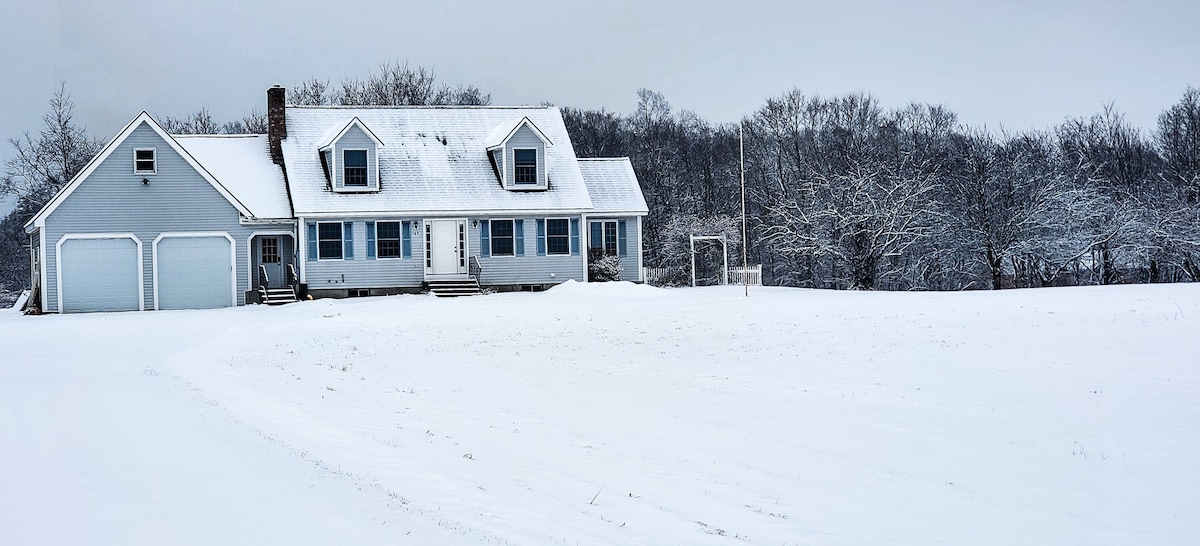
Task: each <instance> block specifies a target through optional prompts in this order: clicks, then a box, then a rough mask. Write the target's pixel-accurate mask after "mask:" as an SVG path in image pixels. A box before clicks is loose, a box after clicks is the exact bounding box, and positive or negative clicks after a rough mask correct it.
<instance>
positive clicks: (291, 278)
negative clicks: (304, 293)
mask: <svg viewBox="0 0 1200 546" xmlns="http://www.w3.org/2000/svg"><path fill="white" fill-rule="evenodd" d="M287 284H288V286H290V287H292V293H293V294H295V296H296V299H300V276H299V275H297V274H296V265H295V264H288V266H287Z"/></svg>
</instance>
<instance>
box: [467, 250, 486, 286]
mask: <svg viewBox="0 0 1200 546" xmlns="http://www.w3.org/2000/svg"><path fill="white" fill-rule="evenodd" d="M482 274H483V266H482V265H480V263H479V257H478V256H471V259H470V260H469V261H468V264H467V275H469V276H470V277H471V278H472V279H475V282H479V277H480V275H482Z"/></svg>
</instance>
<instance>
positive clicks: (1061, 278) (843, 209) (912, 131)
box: [0, 63, 1200, 299]
mask: <svg viewBox="0 0 1200 546" xmlns="http://www.w3.org/2000/svg"><path fill="white" fill-rule="evenodd" d="M638 99H639V100H638V106H637V108H636V110H635V111H634V112H632V113H629V114H619V113H615V112H610V111H607V110H603V109H601V110H585V109H576V108H571V107H564V108H562V112H563V117H564V119H565V121H566V125H567V130H568V132H569V134H570V135H571V139H572V141H573V144H574V147H575V151H576V154H577V155H578V156H579V157H612V156H627V157H629V158H630V159H631V161H632V163H633V167H634V171H635V172H636V174H637V176H638V179H639V181H640V182H641V185H642V190H643V192H644V194H645V197H646V201H647V204H648V205H649V208H650V213H649V216H648V217H647V219H646V222H645V223H644V231H645V250H646V265H648V266H656V267H668V268H676V269H679V268H685V267H687V266H688V265H689V263H690V258H691V256H690V249H689V248H688V244H687V238H688V235H691V234H725V235H727V237H728V238H729V240H730V241H731V244H732V245H733V247H734V248H733V249H732V250H733V252H731V256H732V255H735V254H738V253H740V246H741V245H742V237H741V229H740V213H741V209H740V206H741V205H740V197H741V186H740V174H741V169H742V165H743V164H742V161H741V157H742V155H741V153H740V150H741V148H740V147H739V144H742V145H744V157H745V161H744V166H745V180H746V189H747V201H748V203H747V218H748V225H749V229H748V237H747V241H746V242H745V243H746V246H745V248H746V251H747V253H748V254H749V256H750V259H751V261H752V262H754V263H761V264H763V265H764V276H765V277H766V282H767V283H769V284H779V285H786V286H801V287H816V288H836V289H864V290H962V289H987V288H990V289H1002V288H1013V287H1035V286H1051V285H1054V286H1058V285H1080V284H1113V283H1129V282H1182V281H1187V282H1191V281H1197V280H1200V263H1198V260H1200V91H1198V90H1196V89H1194V88H1190V87H1189V88H1188V89H1187V90H1185V91H1184V93H1183V96H1182V97H1181V99H1180V100H1179V102H1177V103H1176V104H1174V105H1171V106H1169V107H1168V108H1167V109H1166V110H1164V111H1163V112H1162V114H1161V115H1160V116H1159V118H1158V125H1157V127H1155V128H1154V129H1153V130H1152V131H1151V132H1150V133H1149V134H1145V133H1143V132H1142V131H1141V130H1140V129H1139V128H1136V127H1133V126H1131V125H1130V124H1129V123H1128V122H1127V121H1126V120H1125V119H1124V117H1123V116H1122V115H1121V114H1120V113H1119V112H1118V111H1117V110H1116V109H1115V108H1114V107H1113V106H1111V105H1109V106H1106V107H1104V108H1103V109H1102V110H1101V111H1100V112H1098V113H1096V114H1095V115H1093V116H1090V117H1086V118H1079V119H1068V120H1067V121H1064V122H1063V123H1061V124H1059V125H1057V126H1055V127H1051V128H1049V129H1047V130H1042V131H1025V132H1016V133H1009V132H1003V131H1001V132H995V131H988V130H986V129H984V128H979V127H970V126H967V125H965V124H963V123H960V122H959V121H958V118H957V116H956V115H955V113H954V112H952V111H950V110H949V109H947V108H945V107H943V106H938V105H929V104H920V103H913V104H909V105H908V106H905V107H903V108H899V109H885V108H883V107H882V106H880V104H879V101H878V100H877V99H876V98H875V97H873V96H871V95H869V94H866V93H857V94H849V95H844V96H837V97H821V96H810V95H806V94H804V93H802V92H801V91H799V90H795V91H791V92H788V93H785V94H783V95H781V96H778V97H773V98H770V99H768V100H767V101H766V102H765V104H764V105H763V106H761V107H760V108H759V109H758V110H756V111H755V112H753V113H751V114H749V115H747V116H745V117H744V118H743V119H742V121H741V122H740V123H711V122H709V121H707V120H705V119H704V118H703V117H701V116H699V115H697V114H695V113H694V112H690V111H674V110H672V109H671V106H670V104H669V103H668V101H667V100H666V98H665V97H664V96H663V95H662V94H660V93H656V92H653V91H649V90H645V89H643V90H640V91H638ZM288 102H289V103H291V104H301V105H431V104H449V105H486V104H490V102H491V96H490V95H489V94H486V93H483V92H482V91H480V90H479V88H477V87H475V86H450V85H447V84H445V83H442V82H440V81H439V80H438V79H437V77H436V76H435V75H434V74H433V73H432V72H431V71H429V70H426V69H424V68H422V67H410V66H409V65H407V64H400V63H385V64H383V65H381V66H380V67H379V70H378V72H375V73H372V74H370V75H368V76H367V77H365V78H361V79H360V78H347V79H345V80H343V81H342V82H341V83H340V84H339V85H336V86H331V85H330V83H329V81H328V80H320V79H317V78H312V79H309V80H307V81H305V82H303V83H301V84H299V85H296V86H294V87H293V88H291V89H289V91H288ZM159 120H160V122H161V123H162V124H163V125H164V127H166V128H167V130H168V131H169V132H172V133H177V134H195V133H265V131H266V119H265V116H264V115H263V114H261V113H259V112H257V111H254V112H251V113H250V114H247V115H246V116H244V117H243V118H242V119H240V120H235V121H231V122H219V121H217V120H215V119H214V118H213V116H212V114H211V112H209V111H208V110H207V108H201V109H200V110H198V111H196V112H194V113H192V114H188V115H185V116H182V117H178V118H176V117H171V116H160V117H159ZM43 123H44V127H43V129H41V130H40V131H38V132H37V133H36V134H32V133H29V132H26V133H25V134H24V135H23V137H21V138H13V139H10V140H9V143H10V145H11V146H12V147H13V149H14V151H15V152H16V153H15V157H14V158H13V159H10V160H8V161H6V162H5V165H4V173H3V176H2V177H0V192H3V193H7V194H10V195H13V196H15V197H16V199H17V207H16V209H15V210H14V211H13V212H12V213H10V214H9V215H8V216H6V217H5V218H4V219H3V220H2V221H0V299H3V298H4V297H5V294H6V293H7V295H8V297H9V298H11V297H13V296H12V294H13V293H14V291H16V290H19V289H20V288H22V287H24V286H25V285H26V284H27V283H28V263H29V262H28V259H29V258H28V248H27V246H26V245H27V244H28V241H27V239H26V237H25V235H24V233H23V231H22V230H21V226H22V225H23V224H24V223H25V221H27V220H28V218H29V217H31V216H32V215H33V214H34V213H36V212H37V210H38V209H39V208H41V206H42V205H44V204H45V203H46V202H47V201H48V200H49V199H50V198H51V197H52V196H53V195H54V193H55V192H57V191H58V190H59V189H60V188H61V187H62V186H64V185H65V184H66V183H67V182H68V181H69V180H70V178H71V176H74V174H76V173H77V172H78V171H79V170H80V169H82V168H83V166H84V165H85V164H86V163H87V161H88V160H89V159H90V158H91V157H92V156H94V155H95V154H96V153H97V152H98V151H99V149H100V147H101V145H102V143H101V142H99V141H98V140H96V139H95V138H94V137H92V136H89V135H88V133H87V131H86V129H84V128H83V127H81V126H79V125H78V124H77V123H76V121H75V119H74V115H73V103H72V102H71V98H70V96H69V94H68V93H67V92H66V88H65V86H62V87H60V88H59V90H58V91H57V92H56V93H55V94H54V96H53V98H52V99H51V101H50V111H49V112H48V113H47V114H46V115H45V116H43Z"/></svg>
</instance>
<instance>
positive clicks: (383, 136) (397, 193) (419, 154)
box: [283, 106, 592, 216]
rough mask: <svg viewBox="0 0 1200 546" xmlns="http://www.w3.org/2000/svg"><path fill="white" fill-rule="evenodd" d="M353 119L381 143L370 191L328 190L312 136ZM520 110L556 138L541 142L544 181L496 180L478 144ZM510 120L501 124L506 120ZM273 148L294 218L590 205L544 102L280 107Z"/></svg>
mask: <svg viewBox="0 0 1200 546" xmlns="http://www.w3.org/2000/svg"><path fill="white" fill-rule="evenodd" d="M354 118H358V119H359V120H360V121H361V122H362V124H363V125H365V126H367V127H370V128H371V131H372V132H374V134H375V135H376V136H377V137H378V138H379V140H381V141H383V142H386V143H387V146H386V147H380V148H379V149H377V150H376V154H377V157H378V159H379V173H380V190H379V191H378V192H364V193H336V192H333V191H331V190H329V189H328V186H327V182H326V178H325V173H324V171H323V170H322V168H321V161H320V158H319V156H318V148H319V146H318V144H320V142H321V140H322V139H323V138H327V137H328V133H329V131H330V130H331V129H334V128H336V129H335V130H340V129H341V128H344V127H345V126H346V125H347V124H349V123H350V121H351V120H353V119H354ZM524 118H528V119H529V121H530V122H531V123H532V124H533V125H535V126H536V127H537V128H538V129H539V130H540V131H541V132H542V133H543V134H544V135H545V136H546V138H547V140H549V141H551V142H554V143H557V144H556V145H553V146H547V147H546V169H547V175H548V180H549V189H548V190H545V191H509V190H505V189H504V188H502V187H501V186H500V182H499V180H498V179H497V177H496V173H495V171H494V170H493V168H492V164H491V161H490V159H489V158H488V154H487V146H486V144H485V142H486V141H487V138H488V137H489V136H490V135H491V133H492V132H493V131H494V130H496V129H497V128H498V127H501V126H503V125H507V126H508V127H509V128H510V129H512V128H514V127H516V126H517V125H518V124H519V123H520V122H521V121H523V120H524ZM509 124H511V125H509ZM287 134H288V136H287V138H286V139H284V140H283V155H284V161H285V163H286V165H287V171H288V179H289V182H290V190H291V192H292V203H293V205H294V207H295V213H296V215H297V216H306V215H321V214H327V215H337V214H347V215H353V214H371V213H397V214H406V213H422V214H438V213H447V214H453V213H468V212H476V213H482V212H497V213H505V212H519V211H520V212H525V211H528V212H538V211H547V212H550V211H554V212H566V211H580V212H586V211H589V210H591V209H592V202H591V199H589V198H588V188H587V187H586V186H585V185H584V181H583V175H582V174H581V173H580V171H579V164H578V162H577V161H576V159H575V151H574V149H572V148H571V146H570V144H569V143H570V142H571V139H570V138H569V137H568V136H567V128H566V126H565V125H564V123H563V120H562V114H560V113H559V111H558V109H557V108H554V107H486V106H485V107H461V106H456V107H444V106H442V107H436V106H435V107H329V106H324V107H310V106H288V108H287Z"/></svg>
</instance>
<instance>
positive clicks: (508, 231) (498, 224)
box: [492, 220, 513, 237]
mask: <svg viewBox="0 0 1200 546" xmlns="http://www.w3.org/2000/svg"><path fill="white" fill-rule="evenodd" d="M512 234H513V221H512V220H492V237H512Z"/></svg>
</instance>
